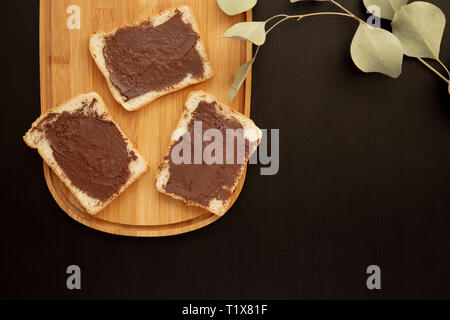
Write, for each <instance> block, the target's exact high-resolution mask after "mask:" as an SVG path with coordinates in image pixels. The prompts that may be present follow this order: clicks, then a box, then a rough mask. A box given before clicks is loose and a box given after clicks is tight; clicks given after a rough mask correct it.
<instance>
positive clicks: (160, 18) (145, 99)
mask: <svg viewBox="0 0 450 320" xmlns="http://www.w3.org/2000/svg"><path fill="white" fill-rule="evenodd" d="M177 10H179V11H180V12H181V14H182V20H183V21H184V22H185V23H187V24H190V25H191V26H192V29H193V30H194V31H195V32H196V33H197V34H198V35H199V36H200V31H199V29H198V25H197V21H196V19H195V16H194V15H193V14H192V10H191V9H190V8H189V7H188V6H180V7H176V8H172V9H169V10H166V11H164V12H162V13H160V14H158V15H156V16H153V17H150V18H149V19H147V20H144V21H139V22H135V23H131V24H126V25H122V26H120V27H118V28H116V29H114V30H113V31H111V32H108V33H106V32H96V33H94V34H92V35H91V37H90V41H89V50H90V52H91V55H92V57H93V58H94V60H95V63H96V64H97V66H98V67H99V69H100V71H101V72H102V74H103V75H104V77H105V79H106V82H107V84H108V87H109V89H110V91H111V93H112V95H113V97H114V99H116V101H117V102H118V103H120V104H121V105H122V106H123V107H124V108H125V109H126V110H128V111H134V110H138V109H140V108H142V107H143V106H145V105H147V104H148V103H150V102H151V101H153V100H155V99H157V98H159V97H161V96H164V95H166V94H168V93H171V92H174V91H177V90H180V89H183V88H185V87H188V86H190V85H193V84H197V83H200V82H203V81H206V80H208V79H210V78H212V77H213V76H214V72H213V68H212V66H211V63H210V62H209V60H208V55H207V53H206V50H205V47H204V45H203V43H202V41H201V38H199V39H198V41H197V44H196V46H195V48H196V50H197V52H198V53H199V55H200V56H201V58H202V60H203V69H204V74H203V78H200V79H197V78H194V77H192V75H191V74H188V75H187V76H186V77H185V78H184V79H183V80H182V81H181V82H179V83H177V84H175V85H173V86H172V87H169V88H166V89H164V90H162V91H150V92H147V93H145V94H143V95H141V96H138V97H135V98H132V99H130V100H128V101H125V99H124V97H123V96H122V95H121V94H120V91H119V90H118V89H117V88H116V87H115V86H114V85H113V84H112V83H111V80H110V77H109V71H108V69H107V67H106V62H105V57H104V55H103V48H104V46H105V37H107V36H109V35H112V34H115V33H116V31H117V30H118V29H120V28H124V27H130V26H137V25H140V24H142V23H143V22H146V21H149V22H150V23H151V24H152V25H153V26H158V25H160V24H162V23H164V22H166V21H167V20H169V19H170V18H172V17H173V16H174V15H175V14H176V11H177Z"/></svg>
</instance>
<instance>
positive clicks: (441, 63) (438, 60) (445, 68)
mask: <svg viewBox="0 0 450 320" xmlns="http://www.w3.org/2000/svg"><path fill="white" fill-rule="evenodd" d="M436 61H437V62H439V64H440V65H441V66H442V68H444V70H445V71H447V74H448V76H449V77H450V72H449V71H448V69H447V67H446V66H445V64H444V63H443V62H442V61H441V60H440V59H437V60H436Z"/></svg>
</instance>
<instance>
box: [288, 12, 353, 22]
mask: <svg viewBox="0 0 450 320" xmlns="http://www.w3.org/2000/svg"><path fill="white" fill-rule="evenodd" d="M322 15H333V16H344V17H349V18H353V19H356V20H358V21H359V18H358V17H356V16H354V15H352V14H347V13H341V12H315V13H308V14H303V15H301V16H299V18H298V19H297V21H299V20H300V19H303V18H306V17H314V16H322Z"/></svg>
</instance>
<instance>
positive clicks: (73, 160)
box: [24, 92, 147, 215]
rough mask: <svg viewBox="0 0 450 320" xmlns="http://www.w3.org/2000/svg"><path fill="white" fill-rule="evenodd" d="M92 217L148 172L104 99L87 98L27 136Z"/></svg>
mask: <svg viewBox="0 0 450 320" xmlns="http://www.w3.org/2000/svg"><path fill="white" fill-rule="evenodd" d="M24 141H25V143H26V144H27V145H28V146H29V147H31V148H34V149H37V150H38V152H39V154H40V155H41V156H42V158H43V159H44V161H45V162H46V163H47V164H48V165H49V166H50V167H51V168H52V169H53V171H54V172H55V173H56V174H57V175H58V177H59V178H60V179H61V180H62V181H63V183H64V184H65V185H66V186H67V187H68V188H69V190H70V191H71V192H72V193H73V195H74V196H75V198H76V199H77V200H78V201H79V202H80V204H81V206H82V207H83V208H84V209H85V210H86V211H87V212H88V213H89V214H91V215H95V214H97V213H98V212H99V211H101V210H102V209H103V208H105V207H106V206H107V205H108V204H109V203H110V202H111V201H113V200H114V199H115V198H116V197H117V196H118V195H119V194H120V193H121V192H123V191H124V190H125V189H126V188H127V187H128V186H129V185H130V184H131V183H132V182H133V181H135V180H136V179H137V178H138V177H139V176H141V175H142V174H143V173H144V172H145V171H146V170H147V162H146V161H145V159H144V157H143V156H142V155H141V154H140V153H139V152H138V151H137V150H136V148H135V147H134V146H133V144H132V143H131V142H130V141H129V140H128V138H127V137H126V136H125V134H124V133H123V132H122V130H121V129H120V128H119V127H118V126H117V125H116V124H115V123H114V121H113V119H112V118H111V116H110V115H109V113H108V110H107V107H106V105H105V103H104V101H103V99H102V98H101V97H100V96H99V95H98V94H97V93H95V92H91V93H88V94H82V95H79V96H77V97H75V98H73V99H72V100H70V101H67V102H65V103H63V104H61V105H59V106H57V107H56V108H54V109H51V110H49V111H47V112H46V113H44V114H43V115H41V116H40V117H39V118H38V119H37V120H36V121H35V122H34V123H33V125H32V127H31V129H30V130H29V131H28V132H27V133H26V134H25V136H24Z"/></svg>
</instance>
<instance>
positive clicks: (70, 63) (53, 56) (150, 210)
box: [39, 0, 252, 237]
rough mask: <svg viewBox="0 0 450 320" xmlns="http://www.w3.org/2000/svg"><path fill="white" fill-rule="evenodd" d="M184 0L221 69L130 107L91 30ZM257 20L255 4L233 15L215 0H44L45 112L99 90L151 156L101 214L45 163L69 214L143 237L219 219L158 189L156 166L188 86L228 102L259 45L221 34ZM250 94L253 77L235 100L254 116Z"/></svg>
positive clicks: (96, 226) (50, 183) (132, 137)
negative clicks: (102, 62)
mask: <svg viewBox="0 0 450 320" xmlns="http://www.w3.org/2000/svg"><path fill="white" fill-rule="evenodd" d="M180 5H189V6H190V7H191V8H192V10H193V12H194V14H195V16H196V18H197V22H198V24H199V28H200V33H201V38H202V40H203V42H204V44H205V46H206V49H207V51H208V55H209V59H210V61H211V63H212V65H213V68H214V71H215V76H214V78H212V79H210V80H208V81H206V82H204V83H201V84H198V85H195V86H191V87H188V88H185V89H183V90H180V91H178V92H175V93H171V94H169V95H167V96H165V97H162V98H160V99H158V100H156V101H154V102H152V103H150V104H149V105H147V106H146V107H144V108H142V109H140V110H138V111H135V112H129V111H126V110H125V109H124V108H123V107H122V106H120V105H119V104H118V103H117V102H116V101H115V100H114V98H113V97H112V95H111V93H110V91H109V89H108V86H107V84H106V82H105V79H104V78H103V76H102V74H101V72H100V71H99V70H98V68H97V66H96V65H95V63H94V61H93V59H92V57H91V55H90V53H89V49H88V42H89V35H90V34H91V33H93V32H95V31H110V30H112V29H114V28H116V27H118V26H120V25H122V24H124V23H129V22H133V21H139V20H143V19H145V18H147V17H149V16H152V15H155V14H157V13H159V12H160V11H163V10H165V9H168V8H171V7H176V6H180ZM78 14H79V16H77V15H78ZM78 17H79V18H80V19H79V21H80V22H81V23H80V25H79V29H78V28H77V27H76V20H73V19H77V18H78ZM251 19H252V14H251V11H249V12H247V13H245V14H241V15H238V16H234V17H230V16H227V15H226V14H225V13H223V12H222V11H221V10H220V8H219V6H218V5H217V3H216V1H213V0H159V1H158V0H152V1H144V0H129V1H123V0H96V1H90V0H71V1H66V0H64V1H63V0H53V1H52V0H41V2H40V31H39V32H40V70H41V71H40V72H41V111H42V112H45V111H46V110H48V109H50V108H53V107H55V106H57V105H58V104H60V103H62V102H64V101H66V100H68V99H70V98H71V97H73V96H75V95H78V94H80V93H88V92H91V91H96V92H98V93H99V94H100V95H101V96H102V97H103V99H104V100H105V102H106V104H107V105H108V108H109V110H110V112H111V115H112V117H113V118H114V120H115V121H116V122H117V123H118V124H119V126H120V127H121V128H122V129H123V131H124V132H125V133H126V135H127V136H128V137H129V138H130V140H131V141H133V143H134V144H135V146H136V147H137V149H138V150H139V151H140V152H141V153H142V154H143V155H144V156H145V157H146V159H147V161H148V163H149V170H148V171H147V172H146V173H145V174H144V175H143V176H142V177H140V178H139V179H138V180H137V181H136V182H134V183H133V184H132V185H131V186H130V187H129V188H128V189H127V190H125V192H123V193H122V194H121V195H120V196H119V197H118V198H117V199H116V200H114V201H113V202H112V203H111V204H110V205H109V206H108V207H107V208H105V209H104V210H103V211H102V212H100V213H99V214H97V215H96V216H90V215H88V214H87V213H86V212H84V211H83V209H81V207H80V205H79V204H78V202H77V200H76V199H75V198H74V197H73V196H72V194H71V193H70V192H69V190H68V189H67V187H66V186H65V185H64V184H63V183H62V182H61V181H60V180H59V178H58V177H57V176H56V175H55V174H54V173H53V171H52V170H51V169H50V168H49V167H48V166H47V165H46V164H45V163H44V174H45V179H46V181H47V185H48V187H49V189H50V191H51V193H52V195H53V197H54V198H55V200H56V201H57V203H58V204H59V206H60V207H61V208H62V209H63V210H64V211H65V212H66V213H67V214H68V215H69V216H71V217H72V218H73V219H75V220H77V221H78V222H80V223H82V224H84V225H86V226H89V227H91V228H94V229H97V230H100V231H104V232H108V233H113V234H118V235H126V236H140V237H154V236H168V235H175V234H180V233H184V232H188V231H192V230H195V229H198V228H201V227H204V226H206V225H208V224H210V223H212V222H214V221H216V220H217V219H219V217H218V216H215V215H213V214H211V213H209V212H207V211H205V210H204V209H200V208H197V207H188V206H186V205H185V204H184V203H183V202H181V201H178V200H175V199H172V198H171V197H168V196H166V195H163V194H160V193H159V192H157V191H156V187H155V173H156V170H157V168H158V166H159V164H160V163H161V162H162V160H163V157H164V155H165V153H166V151H167V147H168V145H169V141H170V135H171V133H172V131H173V130H174V128H175V127H176V124H177V122H178V119H179V117H180V115H181V113H182V110H183V107H184V102H185V100H186V98H187V96H188V94H189V92H191V91H193V90H204V91H206V92H208V93H211V94H213V95H215V96H216V97H217V98H218V99H219V100H220V101H222V102H226V101H227V94H228V88H229V87H230V85H231V84H232V82H233V78H234V72H235V71H236V70H237V69H238V68H239V66H240V65H242V64H243V63H244V62H245V61H247V60H250V59H251V55H252V47H251V45H250V44H247V43H245V42H243V41H236V40H231V39H223V38H222V37H221V35H222V34H223V33H224V32H225V31H226V30H227V29H228V28H229V27H231V26H232V25H233V24H235V23H238V22H242V21H251ZM74 26H75V27H74ZM250 97H251V81H250V77H249V78H248V79H247V82H246V84H245V87H244V88H243V90H241V91H240V92H239V94H238V95H237V96H236V98H235V100H234V101H233V103H232V104H231V107H232V108H233V109H235V110H237V111H239V112H241V113H244V114H245V115H247V116H249V115H250ZM244 180H245V175H244V176H243V178H242V179H241V181H240V183H239V185H238V187H237V188H236V191H235V193H234V195H233V203H234V201H235V200H236V199H237V197H238V196H239V193H240V192H241V189H242V186H243V184H244Z"/></svg>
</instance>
